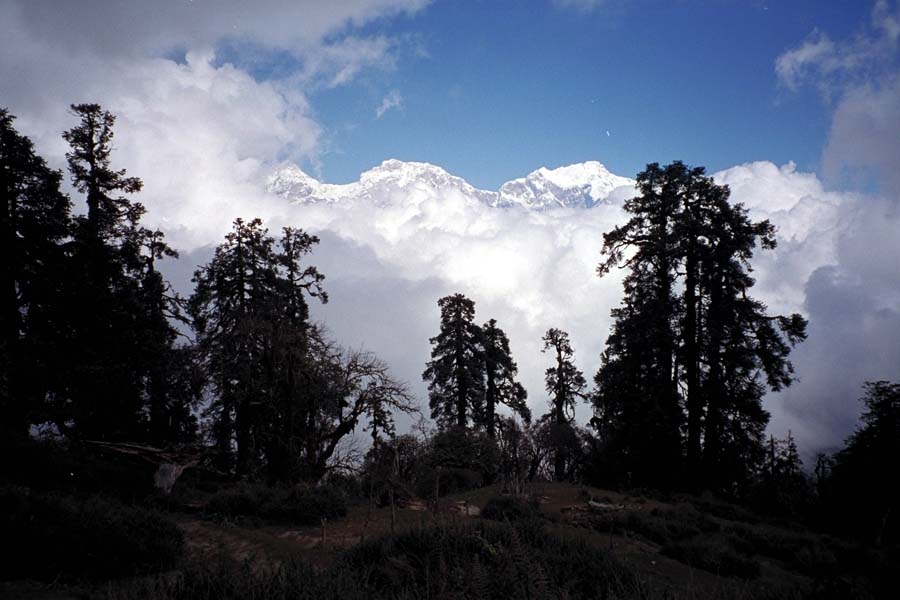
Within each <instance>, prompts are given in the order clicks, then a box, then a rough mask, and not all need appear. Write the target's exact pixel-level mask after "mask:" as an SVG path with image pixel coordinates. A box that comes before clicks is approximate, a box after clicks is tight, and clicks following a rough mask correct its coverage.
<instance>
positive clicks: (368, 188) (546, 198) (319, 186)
mask: <svg viewBox="0 0 900 600" xmlns="http://www.w3.org/2000/svg"><path fill="white" fill-rule="evenodd" d="M633 186H634V181H633V180H631V179H628V178H626V177H619V176H618V175H613V174H612V173H610V172H609V171H608V170H607V168H606V167H605V166H604V165H603V164H602V163H600V162H598V161H587V162H582V163H576V164H572V165H566V166H562V167H557V168H554V169H549V168H547V167H540V168H539V169H537V170H535V171H532V172H531V173H529V174H528V175H527V176H525V177H521V178H519V179H514V180H512V181H507V182H506V183H504V184H503V185H502V186H501V187H500V190H499V191H497V192H490V191H486V190H479V189H477V188H475V187H473V186H472V185H471V184H469V183H468V182H467V181H466V180H465V179H463V178H461V177H457V176H456V175H451V174H450V173H448V172H447V171H446V170H444V169H443V168H441V167H439V166H437V165H433V164H431V163H426V162H412V161H402V160H398V159H396V158H390V159H387V160H385V161H382V163H381V164H379V165H377V166H375V167H373V168H371V169H369V170H368V171H365V172H364V173H362V174H361V175H360V177H359V180H358V181H356V182H353V183H349V184H344V185H335V184H327V183H322V182H320V181H319V180H317V179H315V178H314V177H311V176H310V175H307V174H306V173H304V172H303V171H302V170H301V169H300V168H299V167H297V166H296V165H287V166H283V167H281V168H280V169H279V170H277V171H276V172H274V173H273V174H272V175H271V176H270V177H269V178H268V180H267V186H266V187H267V189H268V190H269V191H270V192H272V193H275V194H278V195H279V196H282V197H284V198H287V199H289V200H291V201H293V202H300V203H312V202H345V201H354V200H364V199H365V200H369V201H372V202H374V203H376V204H383V203H387V204H393V203H394V202H395V200H391V198H394V199H396V198H398V196H397V194H398V193H400V194H401V195H403V194H406V195H408V194H413V195H415V196H416V197H419V198H422V197H430V196H433V197H435V198H438V199H440V198H441V197H444V196H445V195H446V194H448V193H455V194H461V195H462V196H463V197H466V198H470V199H471V200H473V201H475V202H478V203H481V204H485V205H488V206H494V207H521V208H526V209H529V210H544V209H550V208H558V207H570V208H573V207H574V208H591V207H593V206H595V205H596V204H599V203H601V202H603V201H605V200H606V199H607V198H608V197H609V196H610V194H611V193H612V192H613V190H616V189H618V188H623V187H628V188H631V187H633Z"/></svg>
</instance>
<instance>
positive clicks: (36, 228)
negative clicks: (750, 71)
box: [0, 104, 900, 539]
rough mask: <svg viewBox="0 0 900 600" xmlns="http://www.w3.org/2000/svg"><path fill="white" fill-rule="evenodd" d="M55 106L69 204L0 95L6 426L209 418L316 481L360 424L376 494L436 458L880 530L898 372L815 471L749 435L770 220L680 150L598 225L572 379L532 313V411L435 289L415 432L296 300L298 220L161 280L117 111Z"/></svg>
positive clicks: (776, 371) (99, 432) (246, 445)
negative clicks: (579, 355)
mask: <svg viewBox="0 0 900 600" xmlns="http://www.w3.org/2000/svg"><path fill="white" fill-rule="evenodd" d="M72 113H73V116H74V117H75V118H76V119H77V121H78V122H77V124H76V125H75V126H74V127H73V128H72V129H70V130H68V131H66V132H65V133H64V134H63V138H64V139H65V140H66V141H67V142H68V144H69V146H70V151H69V153H68V154H67V162H68V172H69V176H70V179H71V185H72V189H73V190H74V192H75V193H77V194H79V195H81V196H82V197H83V199H84V203H85V205H86V211H84V212H78V213H76V212H75V211H73V206H72V201H71V200H70V198H69V196H68V194H66V193H65V192H64V191H63V189H62V188H63V174H62V173H61V172H59V171H56V170H53V169H51V168H49V167H48V166H47V164H46V162H45V161H44V160H43V159H42V158H41V157H40V156H38V155H37V154H35V152H34V148H33V145H32V143H31V142H30V141H29V140H28V139H27V138H26V137H24V136H22V135H20V134H19V133H18V132H17V131H16V130H15V128H14V127H13V122H14V119H13V117H12V116H11V115H10V114H9V113H8V112H7V111H6V110H0V194H2V202H0V246H2V250H3V255H4V257H5V260H4V261H2V263H0V414H2V416H3V418H2V419H0V428H2V435H3V439H4V440H5V441H8V440H10V439H20V440H21V439H25V438H28V437H29V436H32V435H34V433H35V430H36V429H37V430H39V431H41V430H43V431H47V430H50V431H52V432H55V433H56V434H58V435H62V436H64V437H66V438H68V439H70V440H74V441H76V442H80V441H87V440H93V441H105V442H117V441H127V442H132V443H135V442H137V443H146V444H152V445H155V446H169V445H179V444H186V443H192V442H195V441H200V440H205V441H206V442H207V443H206V445H205V447H206V448H208V449H211V453H212V454H213V455H214V456H215V458H216V460H217V464H218V467H219V468H220V469H223V470H226V471H228V472H232V473H234V474H236V475H237V476H240V477H247V478H253V479H265V480H267V481H269V482H270V483H288V482H297V481H312V482H315V481H319V480H320V479H322V477H323V476H324V475H325V474H326V473H327V472H328V471H329V469H331V468H333V467H334V466H335V465H339V464H340V463H341V457H342V445H343V444H345V443H346V441H347V439H348V436H350V434H352V433H353V432H354V430H355V429H356V428H357V427H360V426H364V427H365V428H366V429H367V430H368V431H369V433H370V435H371V437H372V440H373V445H372V449H371V451H370V452H369V454H368V457H367V459H366V462H365V464H364V465H363V467H364V471H366V472H368V473H369V474H370V475H373V474H377V473H379V472H382V473H388V476H387V478H388V479H389V480H390V482H391V487H390V489H391V494H392V495H393V494H394V491H395V490H394V488H395V487H396V485H397V483H398V482H400V481H403V480H410V479H417V480H418V481H420V482H424V483H422V485H423V486H424V487H425V488H428V489H431V488H432V487H433V488H434V489H445V488H448V487H452V486H451V484H450V482H451V481H452V479H453V477H457V478H462V479H469V480H477V481H479V482H484V481H490V480H493V479H495V478H497V477H501V478H504V479H505V480H507V481H511V482H521V481H526V480H534V479H536V478H553V479H556V480H574V479H576V478H581V479H584V480H588V481H590V482H592V483H598V484H604V485H614V486H646V487H654V488H662V489H693V490H700V489H711V490H713V491H715V492H718V493H722V494H725V495H728V496H730V497H732V498H739V499H748V500H751V501H753V500H756V501H758V502H759V503H761V504H768V505H769V506H776V507H780V508H781V509H784V510H786V512H788V513H795V512H797V511H800V510H808V509H809V506H811V505H813V504H817V506H819V507H820V508H821V507H822V506H829V507H832V508H834V507H851V508H852V509H853V510H854V511H856V513H858V514H859V521H860V523H859V526H860V527H862V528H864V529H866V530H867V531H876V532H877V535H878V537H879V539H880V538H882V537H884V536H893V538H896V528H897V526H896V522H897V519H896V511H897V510H898V507H897V502H896V500H895V499H892V498H893V497H892V496H891V494H890V491H889V489H888V488H889V486H890V483H891V482H890V481H888V480H886V479H885V478H884V477H882V476H881V474H883V473H885V472H889V471H890V469H891V468H893V467H892V465H893V463H892V462H891V461H892V460H895V457H896V456H897V455H898V450H900V446H898V444H900V385H898V384H892V383H888V382H874V383H869V384H867V386H866V396H865V398H864V401H865V404H866V411H865V413H864V414H863V426H862V427H861V428H860V429H859V431H857V433H855V434H854V435H853V436H851V438H850V439H848V441H847V445H846V448H845V449H843V450H842V451H840V452H838V453H836V454H835V455H834V456H830V457H827V456H821V457H820V458H819V460H818V462H817V464H816V467H815V477H814V478H811V477H809V476H808V475H807V474H805V473H804V471H803V469H802V464H801V461H800V457H799V453H798V451H797V448H796V444H795V443H794V441H793V438H792V436H790V435H789V436H788V438H787V439H785V440H775V439H773V438H770V439H769V440H766V438H765V436H764V431H765V428H766V425H767V423H768V420H769V415H768V413H767V412H766V411H765V410H764V409H763V407H762V397H763V395H764V393H765V392H766V391H767V390H779V389H781V388H783V387H785V386H788V385H790V384H791V382H792V381H793V368H792V366H791V363H790V361H789V358H788V357H789V354H790V351H791V348H792V347H793V346H794V345H795V344H796V343H798V342H800V341H802V340H803V339H805V337H806V321H805V320H804V319H803V318H802V317H801V316H800V315H797V314H794V315H789V316H773V315H769V314H768V312H767V308H766V306H765V305H764V304H762V303H761V302H759V301H758V300H755V299H754V298H753V297H752V296H751V294H750V292H751V289H752V287H753V285H754V279H753V277H752V268H751V259H752V257H753V254H754V252H755V251H756V249H757V248H761V249H763V250H769V249H772V248H774V247H775V236H774V231H775V230H774V227H773V225H772V224H771V223H769V222H768V221H761V222H754V221H752V220H751V219H750V218H749V217H748V214H747V211H746V210H745V209H744V208H743V207H742V206H741V205H739V204H732V203H730V202H729V191H728V188H727V187H725V186H720V185H717V184H715V182H714V181H713V180H712V179H711V178H709V177H707V176H706V175H705V173H704V171H703V169H702V168H689V167H687V166H685V165H684V164H682V163H680V162H674V163H672V164H670V165H667V166H665V167H660V166H659V165H657V164H651V165H648V167H647V169H646V170H645V171H643V172H642V173H640V174H638V177H637V188H638V192H639V193H638V195H637V196H636V197H634V198H632V199H631V200H629V201H628V202H627V203H626V204H625V210H626V211H627V212H628V213H629V214H630V220H629V221H628V222H627V223H625V224H624V225H622V226H620V227H616V228H615V229H613V230H612V231H610V232H608V233H606V234H605V235H604V238H603V242H604V243H603V249H602V255H603V260H602V262H601V264H600V266H599V268H598V272H599V274H600V275H601V276H604V275H606V274H607V273H609V272H610V271H611V270H612V269H614V268H623V269H626V270H627V275H626V277H625V279H624V297H623V301H622V304H621V305H620V306H619V307H617V308H614V309H613V310H612V316H613V319H614V325H613V327H612V330H611V332H610V334H609V337H608V340H607V347H606V350H605V352H604V353H603V355H602V356H601V365H600V368H599V370H598V371H597V373H596V375H595V377H594V386H593V389H590V390H589V389H588V384H587V381H586V379H585V376H584V374H583V373H582V372H581V371H580V370H579V369H578V368H577V367H576V365H575V361H574V350H573V348H572V345H571V342H570V340H569V336H568V334H567V333H566V332H565V331H562V330H560V329H556V328H551V329H549V330H548V331H547V332H546V334H545V335H544V337H543V338H542V343H543V351H544V352H545V353H546V354H547V355H548V357H549V358H550V361H551V364H550V365H549V367H548V368H547V370H546V373H545V389H546V393H547V396H548V402H547V411H546V413H545V414H543V415H542V416H541V417H540V418H538V419H535V420H534V421H532V416H531V411H530V409H529V406H528V404H527V394H526V390H525V389H524V387H523V386H522V385H521V383H519V381H518V367H517V365H516V362H515V360H514V359H513V357H512V353H511V350H510V342H509V338H508V337H507V335H506V333H505V332H504V331H503V330H502V329H501V328H500V327H499V325H498V323H497V321H496V320H495V319H489V320H488V321H487V322H485V323H484V324H482V325H478V324H476V322H475V304H474V302H473V301H472V300H470V299H468V298H466V297H465V296H464V295H462V294H453V295H449V296H446V297H444V298H441V299H440V300H439V301H438V306H439V308H440V331H439V333H438V334H437V335H436V336H435V337H433V338H431V340H430V341H431V344H432V352H431V360H430V361H428V362H427V365H426V369H425V371H424V373H423V379H424V380H425V381H426V382H427V383H428V391H429V400H430V402H429V404H430V408H431V416H432V418H433V419H434V420H435V422H436V423H437V425H438V427H439V432H438V433H437V434H435V435H433V436H430V437H428V438H427V439H425V440H420V441H417V440H415V439H414V438H412V437H411V436H400V437H396V436H395V431H394V422H393V417H394V415H395V414H396V413H397V412H414V411H415V410H416V407H415V403H414V401H413V398H412V395H411V394H410V392H409V390H408V388H407V386H406V384H404V383H403V382H400V381H398V380H396V379H395V378H393V377H392V376H391V374H390V371H389V369H388V366H387V365H386V364H385V363H383V362H382V361H380V360H379V359H378V358H377V357H376V356H374V355H373V354H371V353H367V352H362V351H354V350H347V349H344V348H341V347H340V346H338V345H337V344H336V343H335V342H334V341H332V340H330V339H329V337H328V335H327V334H326V332H325V331H323V329H322V327H321V326H318V325H316V324H314V323H312V322H310V318H309V306H308V302H309V299H315V300H318V301H321V302H326V301H327V299H328V296H327V293H326V292H325V290H324V275H323V274H322V273H320V272H319V271H318V269H316V267H315V266H312V265H310V264H308V263H307V259H308V256H309V254H310V253H311V252H312V250H313V249H314V248H315V246H316V244H318V242H319V240H318V238H316V237H315V236H312V235H309V234H307V233H305V232H303V231H302V230H300V229H295V228H290V227H288V228H284V229H283V230H282V231H281V232H280V235H279V236H277V237H275V236H272V235H270V233H269V231H268V230H267V229H266V228H265V226H264V225H263V223H262V222H260V221H259V220H258V219H254V220H250V221H245V220H242V219H237V220H236V221H234V225H233V229H232V230H231V231H230V232H229V233H228V234H227V235H226V236H225V239H224V241H223V242H222V243H221V244H220V245H219V246H218V247H217V248H216V249H215V253H214V256H213V257H212V259H211V260H210V261H209V263H208V264H206V265H202V266H201V267H200V268H199V269H198V270H197V271H196V273H195V275H194V279H193V283H194V286H195V287H194V289H193V292H192V293H191V295H190V297H188V298H183V297H180V296H179V295H178V294H176V293H175V292H174V291H173V289H172V287H171V285H170V284H169V283H168V282H167V281H166V280H165V278H164V277H163V276H162V274H161V273H160V271H159V268H158V264H159V262H160V261H161V260H164V259H177V253H176V252H175V251H174V250H173V249H172V248H170V247H169V246H168V245H167V243H166V240H165V236H164V234H163V233H162V232H161V231H159V230H155V229H152V228H148V227H146V226H145V225H144V224H143V223H142V221H143V216H144V214H145V212H146V209H145V208H144V206H143V205H141V204H140V203H139V202H136V201H135V200H133V199H132V197H133V195H134V194H136V193H137V192H139V191H140V189H141V186H142V184H141V181H140V179H138V178H136V177H132V176H129V175H128V174H127V173H126V171H125V170H121V169H119V170H117V169H115V168H113V167H112V161H111V153H112V139H113V126H114V124H115V119H114V117H113V115H111V114H110V113H108V112H106V111H104V110H103V109H102V108H101V107H100V106H98V105H95V104H81V105H75V106H72ZM579 401H585V402H588V403H590V405H591V406H592V407H593V414H594V416H593V418H592V419H591V422H590V426H591V430H588V429H585V428H581V427H579V426H578V424H577V423H576V422H575V418H574V413H575V410H574V409H575V406H576V403H577V402H579ZM502 407H506V408H505V409H504V408H502ZM423 465H424V467H427V468H426V469H425V471H422V468H423ZM414 472H415V473H419V475H416V476H415V477H413V476H412V475H411V474H412V473H414ZM423 472H426V473H437V475H435V476H434V477H435V481H431V480H430V479H428V477H431V476H432V475H429V476H428V477H426V476H424V475H422V473H423ZM441 473H443V474H444V475H443V477H444V480H443V481H442V480H441V477H442V475H441ZM454 473H455V475H454ZM472 473H475V474H476V475H477V476H475V475H471V474H472ZM373 476H374V475H373ZM382 479H384V477H382ZM861 494H865V495H866V496H867V497H868V498H869V501H870V503H871V504H872V506H869V507H868V508H870V509H871V508H872V507H873V506H874V510H865V509H863V507H861V506H860V503H859V500H858V499H859V498H860V496H861ZM785 507H787V508H785ZM835 510H836V509H835ZM856 513H855V514H856ZM892 515H893V516H892ZM844 522H849V521H847V520H845V521H844Z"/></svg>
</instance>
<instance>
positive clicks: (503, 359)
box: [481, 319, 531, 438]
mask: <svg viewBox="0 0 900 600" xmlns="http://www.w3.org/2000/svg"><path fill="white" fill-rule="evenodd" d="M481 341H482V347H483V353H484V381H485V387H484V419H483V421H484V423H483V425H484V429H485V431H487V434H488V436H489V437H491V438H494V437H496V432H497V418H498V415H497V405H498V404H505V405H506V406H508V407H509V408H510V409H512V411H513V413H514V414H516V415H518V416H519V417H520V418H522V419H523V420H524V421H525V422H526V423H527V422H529V421H531V410H530V409H529V408H528V403H527V402H526V400H527V398H528V393H527V392H526V391H525V388H524V387H522V384H521V383H519V382H518V381H516V375H517V374H518V372H519V368H518V366H517V365H516V362H515V361H514V360H513V357H512V353H511V352H510V350H509V338H508V337H506V333H504V331H503V330H502V329H500V328H499V327H497V321H496V319H491V320H490V321H488V322H487V323H485V324H484V325H482V326H481Z"/></svg>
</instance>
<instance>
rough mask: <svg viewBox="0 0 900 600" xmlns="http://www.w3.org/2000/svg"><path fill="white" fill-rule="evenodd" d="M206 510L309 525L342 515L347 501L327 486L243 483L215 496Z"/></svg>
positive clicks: (232, 515)
mask: <svg viewBox="0 0 900 600" xmlns="http://www.w3.org/2000/svg"><path fill="white" fill-rule="evenodd" d="M206 510H207V512H208V513H212V514H216V515H220V516H224V517H258V518H265V519H274V520H282V521H290V522H292V523H297V524H301V525H311V524H314V523H318V522H319V521H320V519H322V518H326V519H333V518H335V517H342V516H344V515H346V514H347V500H346V496H345V494H343V493H342V492H341V491H340V490H339V489H338V488H336V487H333V486H330V485H321V486H318V487H311V488H304V487H299V486H298V487H294V488H288V489H285V488H272V487H267V486H264V485H256V484H246V485H243V486H241V487H238V488H236V489H231V490H223V491H221V492H219V493H217V494H215V495H214V496H213V497H212V498H210V500H209V502H208V503H207V505H206Z"/></svg>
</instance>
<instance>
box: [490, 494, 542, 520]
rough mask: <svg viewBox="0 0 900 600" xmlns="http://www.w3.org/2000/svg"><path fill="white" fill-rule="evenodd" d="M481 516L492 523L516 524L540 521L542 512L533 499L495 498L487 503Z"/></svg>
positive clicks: (518, 497)
mask: <svg viewBox="0 0 900 600" xmlns="http://www.w3.org/2000/svg"><path fill="white" fill-rule="evenodd" d="M481 516H482V518H485V519H490V520H492V521H509V522H510V523H516V522H518V521H526V520H530V519H539V518H540V510H539V509H538V506H537V503H536V502H535V501H534V499H532V498H523V497H521V496H495V497H493V498H491V499H490V500H488V501H487V503H486V504H485V505H484V508H482V509H481Z"/></svg>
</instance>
